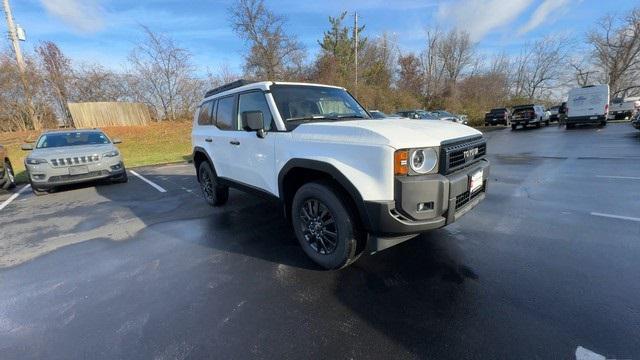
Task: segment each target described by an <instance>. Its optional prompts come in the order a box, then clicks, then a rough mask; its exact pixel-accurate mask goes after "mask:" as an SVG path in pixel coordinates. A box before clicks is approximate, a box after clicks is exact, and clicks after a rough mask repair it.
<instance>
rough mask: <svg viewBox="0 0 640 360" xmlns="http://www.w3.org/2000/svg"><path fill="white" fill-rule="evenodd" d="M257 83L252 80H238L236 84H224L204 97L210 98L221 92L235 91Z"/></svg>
mask: <svg viewBox="0 0 640 360" xmlns="http://www.w3.org/2000/svg"><path fill="white" fill-rule="evenodd" d="M254 82H255V81H250V80H236V81H234V82H230V83H228V84H224V85H222V86H218V87H217V88H215V89H211V90H209V91H207V92H206V93H205V94H204V97H206V98H207V97H209V96H211V95H215V94H219V93H221V92H225V91H227V90H231V89H235V88H237V87H240V86H245V85H249V84H252V83H254Z"/></svg>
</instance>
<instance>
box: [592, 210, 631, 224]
mask: <svg viewBox="0 0 640 360" xmlns="http://www.w3.org/2000/svg"><path fill="white" fill-rule="evenodd" d="M591 215H593V216H601V217H606V218H611V219H620V220H629V221H637V222H640V218H636V217H631V216H622V215H613V214H603V213H597V212H592V213H591Z"/></svg>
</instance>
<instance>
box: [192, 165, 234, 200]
mask: <svg viewBox="0 0 640 360" xmlns="http://www.w3.org/2000/svg"><path fill="white" fill-rule="evenodd" d="M198 180H199V182H200V189H201V190H202V196H203V197H204V200H205V201H206V202H207V204H209V205H211V206H222V205H224V204H225V203H226V202H227V200H229V187H227V186H223V185H220V184H218V177H217V176H216V174H215V173H214V172H213V169H212V168H211V165H210V164H209V163H208V162H206V161H204V162H202V164H200V167H199V168H198Z"/></svg>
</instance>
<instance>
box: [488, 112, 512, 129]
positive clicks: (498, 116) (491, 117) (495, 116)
mask: <svg viewBox="0 0 640 360" xmlns="http://www.w3.org/2000/svg"><path fill="white" fill-rule="evenodd" d="M509 116H511V114H510V113H509V110H508V109H507V108H496V109H491V111H489V112H488V113H486V114H484V126H489V125H499V124H502V125H504V126H507V125H509Z"/></svg>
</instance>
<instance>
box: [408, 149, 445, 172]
mask: <svg viewBox="0 0 640 360" xmlns="http://www.w3.org/2000/svg"><path fill="white" fill-rule="evenodd" d="M436 164H438V154H437V153H436V151H435V150H433V149H432V148H426V149H416V150H413V151H411V156H410V157H409V165H410V166H411V170H413V171H415V172H416V173H418V174H426V173H429V172H431V171H432V170H433V169H434V168H435V167H436Z"/></svg>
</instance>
